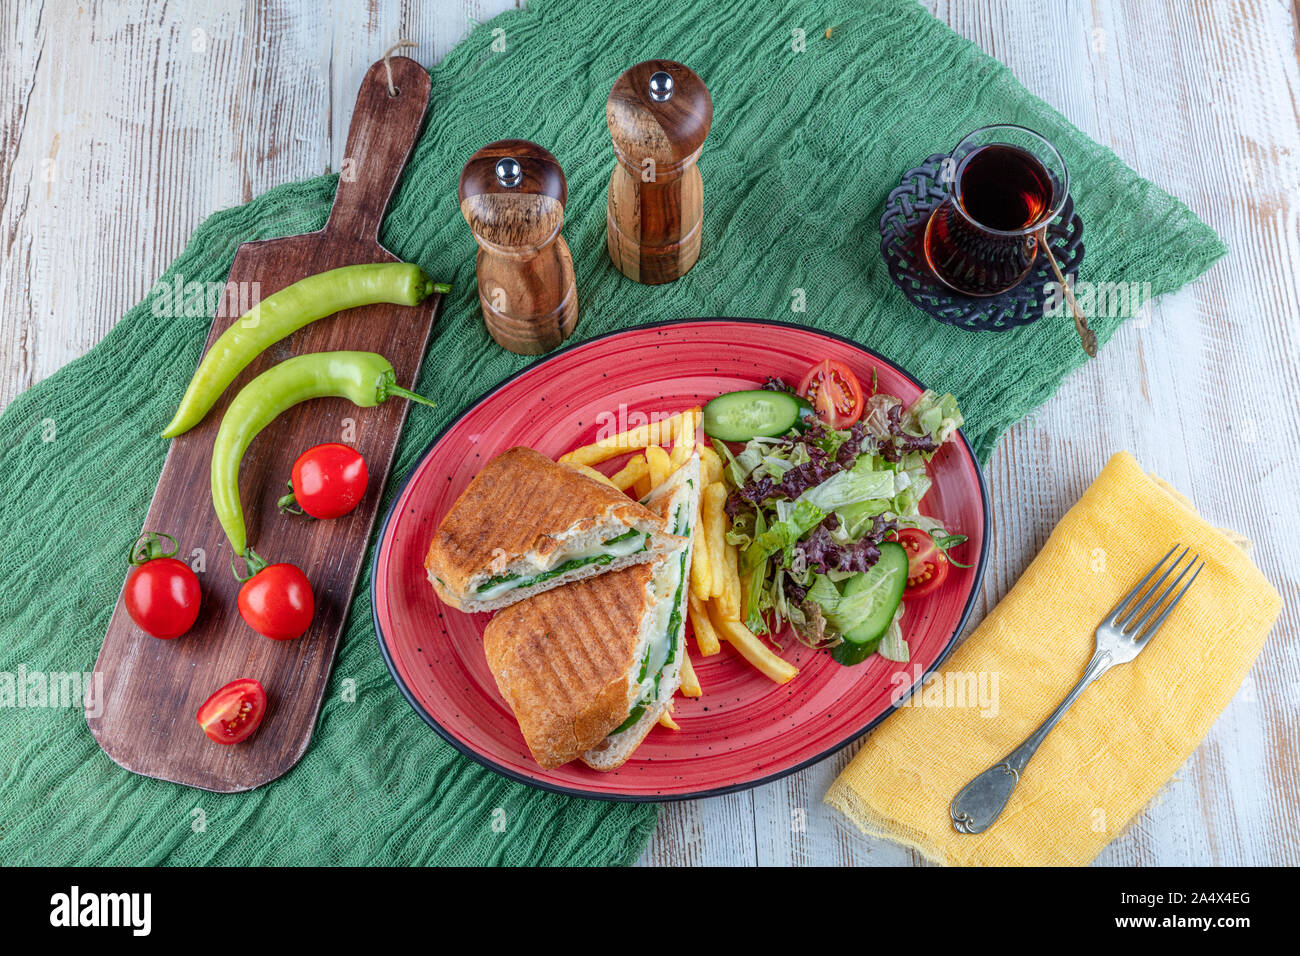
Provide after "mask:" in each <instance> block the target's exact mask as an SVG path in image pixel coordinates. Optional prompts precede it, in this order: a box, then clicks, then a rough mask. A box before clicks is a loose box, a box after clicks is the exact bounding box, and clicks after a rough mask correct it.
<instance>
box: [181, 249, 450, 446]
mask: <svg viewBox="0 0 1300 956" xmlns="http://www.w3.org/2000/svg"><path fill="white" fill-rule="evenodd" d="M450 291H451V286H449V285H446V284H443V283H439V282H433V281H431V280H430V279H429V277H428V276H427V275H425V274H424V270H423V269H421V268H420V267H419V266H416V265H412V264H410V263H409V262H375V263H367V264H365V265H359V266H344V267H342V268H341V269H331V270H330V271H328V272H321V273H318V274H317V275H314V276H308V277H307V278H305V279H302V280H300V281H298V282H295V283H294V284H293V285H291V286H288V287H287V288H284V289H281V290H280V291H279V292H277V293H275V295H271V296H267V297H266V298H265V299H263V300H262V301H261V302H260V303H258V304H257V305H255V306H254V307H253V308H252V309H250V310H249V311H248V312H246V313H244V315H243V316H241V317H240V318H239V319H238V320H237V321H236V322H235V323H234V324H233V325H231V326H230V328H228V329H226V331H224V332H222V333H221V335H220V336H219V337H218V338H217V340H216V341H215V342H213V343H212V348H210V349H208V353H207V354H206V355H204V356H203V361H201V362H200V363H199V367H198V370H197V371H196V372H195V373H194V378H192V379H190V385H189V388H187V389H186V390H185V397H184V398H182V399H181V404H180V407H178V408H177V409H176V414H175V415H174V416H173V417H172V420H171V424H169V425H168V426H167V427H166V429H164V430H163V433H162V437H163V438H175V437H176V436H177V435H180V434H183V433H184V432H187V431H189V430H190V429H191V428H193V427H194V426H195V425H197V424H198V423H199V422H200V421H202V420H203V416H204V415H206V414H207V413H208V409H210V408H211V407H212V406H213V405H214V404H215V403H216V401H217V399H218V398H220V397H221V393H222V392H224V391H225V390H226V386H227V385H229V384H230V383H231V382H233V381H234V380H235V376H236V375H238V374H239V373H240V372H242V371H243V370H244V369H245V368H246V367H247V366H248V363H249V362H251V361H253V359H255V358H257V356H259V355H261V354H262V353H263V352H265V351H266V350H267V349H268V348H270V347H271V346H272V345H274V344H275V343H276V342H278V341H280V340H281V339H282V338H284V337H285V336H287V335H289V334H291V333H293V332H296V331H297V330H298V329H300V328H302V327H303V326H304V325H307V324H309V323H311V322H315V321H316V320H317V319H323V318H324V317H325V316H327V315H333V314H334V313H335V312H342V311H343V310H344V309H354V308H356V307H358V306H362V305H374V304H375V303H378V302H389V303H392V304H393V305H419V304H420V303H421V302H422V301H424V299H425V298H427V297H428V296H429V295H430V294H432V293H434V292H450Z"/></svg>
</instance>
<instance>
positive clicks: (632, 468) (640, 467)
mask: <svg viewBox="0 0 1300 956" xmlns="http://www.w3.org/2000/svg"><path fill="white" fill-rule="evenodd" d="M649 473H650V466H649V464H647V462H646V460H645V456H644V455H637V456H636V457H634V458H631V459H629V460H628V463H627V464H626V465H624V466H623V467H622V468H620V469H619V470H618V471H616V472H614V474H612V475H611V476H610V478H609V483H610V484H611V485H613V486H614V487H615V488H617V489H618V490H619V491H627V490H628V489H629V488H631V487H632V486H633V485H634V484H636V482H637V479H638V478H643V477H645V476H646V475H648V474H649Z"/></svg>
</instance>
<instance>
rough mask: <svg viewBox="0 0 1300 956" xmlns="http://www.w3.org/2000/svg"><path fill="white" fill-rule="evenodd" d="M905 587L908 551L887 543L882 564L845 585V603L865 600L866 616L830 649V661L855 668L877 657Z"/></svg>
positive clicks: (883, 547)
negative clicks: (872, 656)
mask: <svg viewBox="0 0 1300 956" xmlns="http://www.w3.org/2000/svg"><path fill="white" fill-rule="evenodd" d="M906 587H907V550H906V549H905V548H904V547H903V546H902V545H901V544H898V543H897V542H894V541H886V542H885V543H883V544H882V545H881V546H880V560H879V561H877V562H876V563H875V564H874V565H872V567H871V568H870V570H867V571H864V572H863V573H861V574H855V575H854V576H853V577H851V578H849V579H848V580H847V581H845V582H844V601H848V600H849V599H851V598H854V597H857V598H858V599H860V600H865V601H866V607H865V611H866V613H865V615H863V616H861V617H859V619H858V622H857V623H856V624H855V625H854V626H853V627H852V628H850V629H849V630H847V631H845V632H844V633H843V634H841V635H840V637H841V638H843V640H841V642H840V643H839V644H836V645H835V646H834V647H833V648H831V657H833V658H834V659H835V660H836V661H838V662H839V663H841V664H844V665H852V664H860V663H862V662H863V661H865V660H866V659H867V658H868V657H870V656H871V655H872V654H874V653H875V652H876V648H877V647H879V646H880V641H881V638H883V637H884V636H885V632H886V631H888V630H889V625H890V623H892V622H893V620H894V612H895V611H897V610H898V604H899V602H900V601H902V600H903V590H904V589H905V588H906Z"/></svg>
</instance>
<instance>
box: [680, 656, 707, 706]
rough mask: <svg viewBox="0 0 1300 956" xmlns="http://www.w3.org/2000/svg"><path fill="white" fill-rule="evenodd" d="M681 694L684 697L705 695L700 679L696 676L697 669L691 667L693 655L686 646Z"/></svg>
mask: <svg viewBox="0 0 1300 956" xmlns="http://www.w3.org/2000/svg"><path fill="white" fill-rule="evenodd" d="M681 692H682V696H683V697H699V696H700V695H702V694H703V693H704V691H703V689H701V687H700V679H699V678H698V677H696V676H695V668H694V667H692V666H691V655H690V654H688V653H687V652H686V645H685V644H683V645H682V686H681Z"/></svg>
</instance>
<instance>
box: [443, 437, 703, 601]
mask: <svg viewBox="0 0 1300 956" xmlns="http://www.w3.org/2000/svg"><path fill="white" fill-rule="evenodd" d="M664 524H665V523H664V519H663V517H662V516H660V515H657V514H655V513H654V512H653V511H651V510H650V509H648V508H646V507H645V506H644V505H641V504H639V503H638V502H635V501H633V500H632V499H630V498H628V496H627V495H625V494H623V493H622V492H621V491H619V490H618V489H617V488H613V487H611V486H609V485H606V484H603V483H602V482H599V481H596V480H594V479H592V478H588V477H587V476H586V475H583V474H582V473H581V472H578V471H577V470H575V469H573V468H570V467H568V466H567V465H561V464H557V463H556V462H553V461H551V460H550V459H549V458H547V457H546V456H544V455H541V454H538V453H537V452H535V451H533V450H532V449H530V448H511V449H509V450H507V451H505V452H502V453H501V454H500V455H498V456H497V457H496V458H493V459H492V460H491V461H490V462H488V463H487V465H485V466H484V468H483V470H482V471H480V472H479V473H478V474H477V475H476V476H475V477H474V480H473V481H471V482H470V483H469V486H468V487H467V488H466V489H465V490H464V491H463V492H462V493H461V495H460V497H459V498H457V499H456V503H455V504H453V505H452V507H451V510H450V511H448V512H447V514H446V516H445V517H444V518H443V519H442V523H441V524H440V525H439V526H438V530H437V531H436V532H435V533H434V536H433V541H432V542H431V543H430V545H429V552H428V555H427V557H426V558H425V562H424V564H425V570H426V571H427V572H428V575H429V581H430V583H431V584H432V585H433V587H434V590H435V591H437V593H438V595H439V597H441V598H442V599H443V600H444V601H445V602H446V603H447V604H450V605H451V606H452V607H455V608H457V609H459V610H462V611H466V612H475V611H491V610H495V609H497V608H501V607H505V606H507V605H510V604H514V603H516V602H517V601H521V600H524V599H526V598H529V597H532V596H534V595H536V594H540V593H542V592H544V591H548V590H551V589H553V588H556V587H560V586H561V585H565V584H569V583H571V582H574V581H577V580H581V579H583V578H588V577H591V576H594V575H599V574H602V573H604V572H608V571H615V570H619V569H621V568H624V567H628V566H630V565H633V564H643V563H648V562H651V561H654V560H656V559H657V558H659V557H661V556H662V555H664V554H666V553H668V552H669V551H672V550H674V549H675V548H676V547H677V546H678V545H679V544H680V539H678V538H677V537H675V536H673V535H671V534H667V533H666V532H665V526H664ZM634 532H635V534H634Z"/></svg>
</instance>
